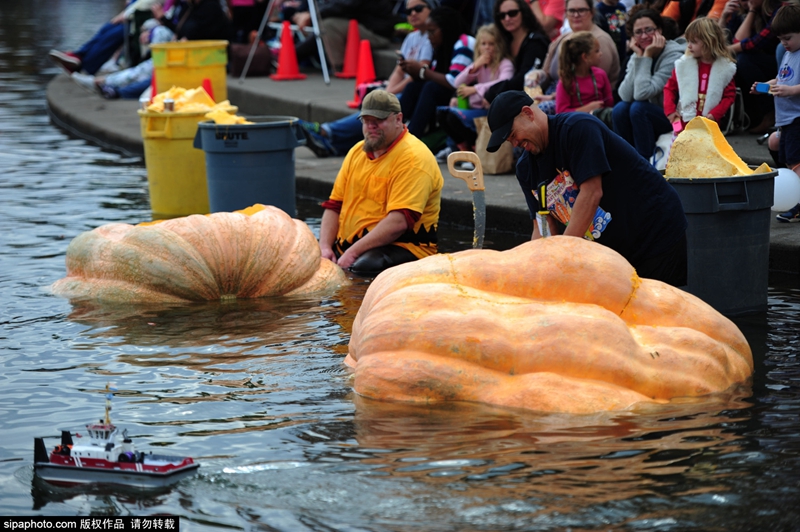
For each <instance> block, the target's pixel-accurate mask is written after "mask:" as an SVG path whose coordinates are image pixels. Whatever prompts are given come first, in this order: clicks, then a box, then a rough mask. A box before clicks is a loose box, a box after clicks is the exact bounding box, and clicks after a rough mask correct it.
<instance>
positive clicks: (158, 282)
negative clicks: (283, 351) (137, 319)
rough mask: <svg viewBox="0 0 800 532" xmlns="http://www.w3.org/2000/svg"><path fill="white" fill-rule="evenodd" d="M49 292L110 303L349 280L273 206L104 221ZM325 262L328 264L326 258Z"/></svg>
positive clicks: (302, 228)
mask: <svg viewBox="0 0 800 532" xmlns="http://www.w3.org/2000/svg"><path fill="white" fill-rule="evenodd" d="M66 263H67V277H66V278H64V279H61V280H59V281H56V282H55V283H54V284H53V285H52V286H51V289H52V291H53V293H54V294H56V295H60V296H64V297H69V298H73V299H95V300H101V301H115V302H164V303H172V302H179V301H210V300H217V299H222V298H257V297H264V296H273V295H283V294H287V293H294V294H302V293H309V292H312V291H320V290H330V289H333V288H336V287H338V286H341V285H342V284H345V283H346V282H347V280H346V277H345V275H344V272H343V271H342V269H341V268H339V267H338V266H336V265H335V264H333V263H332V262H330V261H327V260H323V259H322V258H321V255H320V251H319V246H318V245H317V241H316V239H315V238H314V235H313V233H312V232H311V230H310V229H309V228H308V226H307V225H306V224H305V223H303V222H302V221H300V220H294V219H292V218H291V217H289V216H288V215H287V214H286V213H284V212H283V211H282V210H280V209H277V208H275V207H270V206H263V205H256V206H253V207H250V208H249V209H247V210H244V211H238V212H233V213H214V214H210V215H207V216H202V215H192V216H187V217H183V218H175V219H172V220H164V221H161V222H159V223H155V224H142V225H139V226H132V225H128V224H107V225H104V226H101V227H98V228H96V229H94V230H92V231H88V232H85V233H82V234H80V235H78V236H77V237H75V238H74V239H73V240H72V242H71V243H70V245H69V247H68V248H67V258H66ZM325 263H328V264H325Z"/></svg>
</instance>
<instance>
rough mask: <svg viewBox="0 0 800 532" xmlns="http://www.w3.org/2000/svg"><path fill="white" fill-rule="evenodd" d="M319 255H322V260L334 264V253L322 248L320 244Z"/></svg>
mask: <svg viewBox="0 0 800 532" xmlns="http://www.w3.org/2000/svg"><path fill="white" fill-rule="evenodd" d="M319 253H320V255H322V258H323V259H328V260H329V261H331V262H333V263H334V264H336V253H334V252H333V249H331V248H329V247H326V246H323V245H322V244H320V245H319Z"/></svg>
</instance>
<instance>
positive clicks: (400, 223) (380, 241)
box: [320, 210, 408, 268]
mask: <svg viewBox="0 0 800 532" xmlns="http://www.w3.org/2000/svg"><path fill="white" fill-rule="evenodd" d="M327 213H328V211H327V210H326V211H325V214H327ZM325 214H323V216H322V223H323V227H324V224H325ZM334 214H335V213H334ZM336 219H337V223H338V219H339V218H338V216H337V217H336ZM406 229H408V222H407V221H406V217H405V215H403V213H402V212H400V211H390V212H389V214H387V215H386V218H384V219H383V220H381V221H380V222H378V225H376V226H375V228H374V229H373V230H372V231H370V232H369V233H367V234H366V235H365V236H364V238H362V239H360V240H358V241H356V242H355V243H354V244H353V245H352V246H350V247H349V248H347V251H345V252H344V253H343V254H342V256H341V257H339V261H338V262H337V264H338V265H339V266H341V267H342V268H349V267H350V266H351V265H352V264H353V263H354V262H355V261H356V259H357V258H358V257H360V256H361V255H363V254H364V253H365V252H367V251H368V250H370V249H373V248H377V247H380V246H385V245H387V244H391V243H392V242H395V241H396V240H397V239H398V238H399V237H400V235H402V234H403V233H405V232H406ZM320 247H322V229H320Z"/></svg>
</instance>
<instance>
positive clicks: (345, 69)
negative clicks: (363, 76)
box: [334, 19, 361, 79]
mask: <svg viewBox="0 0 800 532" xmlns="http://www.w3.org/2000/svg"><path fill="white" fill-rule="evenodd" d="M360 42H361V37H360V35H359V33H358V21H357V20H356V19H350V25H349V26H348V27H347V44H346V45H345V48H344V65H343V66H342V71H341V72H337V73H336V74H334V76H336V77H337V78H345V79H352V78H354V77H356V75H357V74H358V46H359V43H360Z"/></svg>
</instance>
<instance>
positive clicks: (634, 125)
mask: <svg viewBox="0 0 800 532" xmlns="http://www.w3.org/2000/svg"><path fill="white" fill-rule="evenodd" d="M611 119H612V120H613V122H614V132H615V133H616V134H617V135H619V136H620V137H622V138H623V139H625V140H627V141H628V143H629V144H630V145H631V146H633V147H634V148H636V151H637V152H639V155H641V156H642V157H644V158H645V159H649V158H650V156H651V155H653V150H654V149H655V147H656V139H657V138H658V137H659V136H661V135H663V134H664V133H669V132H670V131H672V124H670V123H669V120H667V117H666V115H664V109H663V108H661V107H659V106H658V105H655V104H652V103H650V102H619V103H618V104H617V105H615V106H614V111H613V112H612V114H611Z"/></svg>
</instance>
